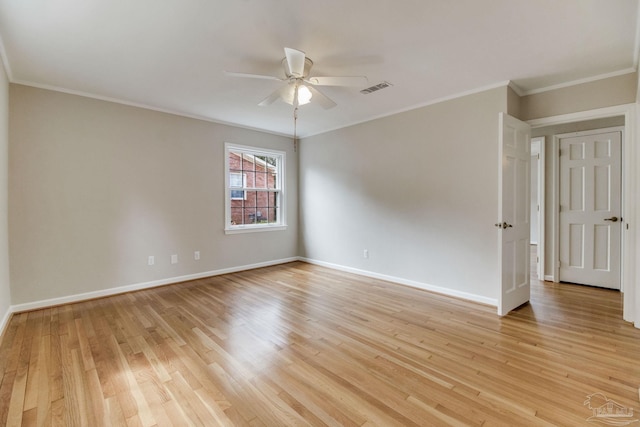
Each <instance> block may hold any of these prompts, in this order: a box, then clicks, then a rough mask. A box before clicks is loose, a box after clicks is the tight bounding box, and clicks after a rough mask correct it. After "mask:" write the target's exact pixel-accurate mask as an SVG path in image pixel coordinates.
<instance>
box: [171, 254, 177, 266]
mask: <svg viewBox="0 0 640 427" xmlns="http://www.w3.org/2000/svg"><path fill="white" fill-rule="evenodd" d="M177 263H178V255H177V254H174V255H171V264H177Z"/></svg>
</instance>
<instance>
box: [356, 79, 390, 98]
mask: <svg viewBox="0 0 640 427" xmlns="http://www.w3.org/2000/svg"><path fill="white" fill-rule="evenodd" d="M389 86H393V85H392V84H391V83H389V82H382V83H378V84H377V85H373V86H371V87H368V88H366V89H362V90H361V91H360V93H361V94H363V95H367V94H369V93H371V92H376V91H379V90H380V89H384V88H387V87H389Z"/></svg>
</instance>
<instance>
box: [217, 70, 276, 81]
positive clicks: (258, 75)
mask: <svg viewBox="0 0 640 427" xmlns="http://www.w3.org/2000/svg"><path fill="white" fill-rule="evenodd" d="M225 74H226V75H228V76H232V77H245V78H250V79H265V80H278V81H283V79H281V78H279V77H276V76H265V75H262V74H249V73H236V72H234V71H225Z"/></svg>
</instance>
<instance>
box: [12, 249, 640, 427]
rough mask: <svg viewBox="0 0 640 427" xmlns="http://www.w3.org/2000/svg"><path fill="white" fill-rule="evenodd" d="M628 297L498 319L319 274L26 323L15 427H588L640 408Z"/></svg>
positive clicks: (590, 294)
mask: <svg viewBox="0 0 640 427" xmlns="http://www.w3.org/2000/svg"><path fill="white" fill-rule="evenodd" d="M621 316H622V312H621V298H620V294H619V293H618V292H615V291H610V290H605V289H597V288H589V287H582V286H576V285H564V284H552V283H545V282H537V281H534V282H533V283H532V300H531V303H530V304H527V305H525V306H523V307H520V308H518V309H516V310H515V311H513V312H512V313H510V314H509V315H508V316H505V317H503V318H500V317H498V316H497V315H496V314H495V308H493V307H488V306H485V305H481V304H474V303H470V302H467V301H463V300H458V299H454V298H449V297H446V296H442V295H437V294H432V293H429V292H425V291H421V290H417V289H413V288H409V287H405V286H402V285H397V284H392V283H388V282H384V281H381V280H375V279H370V278H366V277H362V276H354V275H351V274H348V273H345V272H341V271H336V270H330V269H326V268H322V267H318V266H314V265H310V264H305V263H300V262H295V263H290V264H286V265H279V266H273V267H267V268H262V269H256V270H250V271H244V272H239V273H233V274H229V275H224V276H217V277H212V278H207V279H199V280H195V281H191V282H185V283H179V284H175V285H171V286H165V287H160V288H155V289H149V290H144V291H139V292H133V293H129V294H124V295H117V296H114V297H110V298H104V299H98V300H93V301H86V302H82V303H77V304H69V305H64V306H59V307H53V308H48V309H45V310H38V311H33V312H30V313H20V314H16V315H14V316H13V318H12V319H11V321H10V322H9V324H8V325H7V328H6V330H5V333H4V336H3V337H2V341H1V342H0V425H15V426H20V425H25V426H26V425H63V426H86V425H90V426H184V425H192V426H199V425H203V426H212V425H221V426H268V427H272V426H285V425H287V426H288V425H313V426H323V425H326V426H372V425H381V426H393V425H398V426H413V425H415V426H440V425H443V426H444V425H453V426H472V425H477V426H490V425H491V426H513V425H518V426H528V425H531V426H551V425H572V426H574V425H584V424H587V423H588V422H587V418H588V417H589V416H591V415H592V413H591V410H589V408H588V407H586V406H585V405H584V404H583V403H584V401H585V399H586V397H587V396H588V395H590V394H592V393H595V392H601V393H603V394H605V395H606V396H607V397H608V398H609V399H612V400H613V401H615V402H616V403H618V404H619V405H622V406H624V407H626V408H630V409H634V411H635V412H636V413H638V411H640V402H639V400H638V399H639V396H638V386H639V385H640V364H639V363H638V360H640V330H637V329H634V328H633V327H632V325H630V324H628V323H625V322H624V321H622V320H621Z"/></svg>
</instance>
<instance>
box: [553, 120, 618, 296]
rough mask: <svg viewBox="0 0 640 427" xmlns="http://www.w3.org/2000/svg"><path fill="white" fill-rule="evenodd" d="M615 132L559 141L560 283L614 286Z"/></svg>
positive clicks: (616, 217)
mask: <svg viewBox="0 0 640 427" xmlns="http://www.w3.org/2000/svg"><path fill="white" fill-rule="evenodd" d="M621 140H622V134H621V132H619V131H616V132H606V133H587V132H584V133H581V134H578V135H577V136H573V137H566V138H561V139H560V276H559V278H560V281H562V282H572V283H580V284H585V285H593V286H601V287H604V288H611V289H620V243H621V242H620V238H621V227H622V225H621V221H622V218H620V213H621V165H620V164H621Z"/></svg>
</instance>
